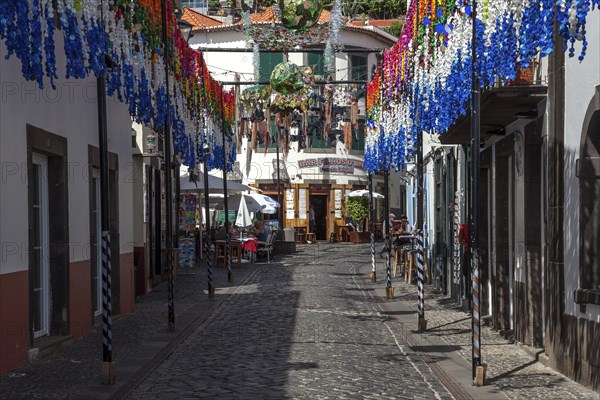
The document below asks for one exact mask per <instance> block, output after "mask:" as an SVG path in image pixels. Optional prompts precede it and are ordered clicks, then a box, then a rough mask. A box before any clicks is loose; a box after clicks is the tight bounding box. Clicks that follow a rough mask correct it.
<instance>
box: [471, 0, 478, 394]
mask: <svg viewBox="0 0 600 400" xmlns="http://www.w3.org/2000/svg"><path fill="white" fill-rule="evenodd" d="M476 10H477V1H476V0H473V11H472V22H473V28H472V29H473V32H472V35H473V36H472V42H471V43H472V44H471V63H472V69H471V74H472V75H471V76H472V81H471V83H472V89H471V91H472V105H471V187H472V189H471V226H470V229H469V240H470V244H469V249H470V250H471V273H472V279H473V281H472V284H473V286H472V295H473V304H472V307H473V311H472V330H471V334H472V339H473V341H472V345H473V370H472V377H473V383H474V384H476V385H477V384H478V380H477V367H478V366H480V365H481V332H480V328H481V324H480V308H479V267H480V265H479V261H480V260H479V229H478V227H479V141H480V139H479V136H480V132H479V130H480V126H479V125H480V103H481V100H480V88H479V77H478V76H477V72H476V71H475V60H476V59H477V51H476V42H477V36H476V35H477V30H476V21H477V12H476Z"/></svg>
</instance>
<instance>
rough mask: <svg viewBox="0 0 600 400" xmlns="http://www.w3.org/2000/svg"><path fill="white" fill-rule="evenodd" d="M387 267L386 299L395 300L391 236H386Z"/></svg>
mask: <svg viewBox="0 0 600 400" xmlns="http://www.w3.org/2000/svg"><path fill="white" fill-rule="evenodd" d="M385 266H386V275H387V280H386V285H385V297H386V298H388V299H393V298H394V288H393V287H392V257H391V243H390V234H389V233H387V234H386V235H385Z"/></svg>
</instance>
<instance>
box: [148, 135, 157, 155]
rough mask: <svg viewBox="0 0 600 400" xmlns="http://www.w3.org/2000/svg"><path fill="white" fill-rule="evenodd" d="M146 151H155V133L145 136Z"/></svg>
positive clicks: (152, 152) (151, 152)
mask: <svg viewBox="0 0 600 400" xmlns="http://www.w3.org/2000/svg"><path fill="white" fill-rule="evenodd" d="M146 151H147V152H148V153H150V154H154V152H155V151H156V135H155V134H154V133H149V134H148V135H147V136H146Z"/></svg>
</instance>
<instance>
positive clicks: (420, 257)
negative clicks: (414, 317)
mask: <svg viewBox="0 0 600 400" xmlns="http://www.w3.org/2000/svg"><path fill="white" fill-rule="evenodd" d="M417 118H418V117H417ZM417 126H418V125H417ZM423 186H424V179H423V132H420V131H419V132H417V223H416V227H417V310H418V321H417V324H418V325H417V326H418V330H419V332H423V331H424V330H425V329H426V326H427V322H426V320H425V290H424V275H425V274H424V270H425V255H424V249H423V239H424V233H425V229H424V226H425V224H424V216H425V212H424V210H423V208H424V203H423ZM409 279H410V277H409Z"/></svg>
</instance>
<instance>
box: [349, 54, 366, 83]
mask: <svg viewBox="0 0 600 400" xmlns="http://www.w3.org/2000/svg"><path fill="white" fill-rule="evenodd" d="M350 68H351V72H352V73H351V74H350V76H351V78H352V80H356V81H366V80H367V77H368V74H367V72H368V71H367V57H365V56H359V55H354V54H353V55H350Z"/></svg>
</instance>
